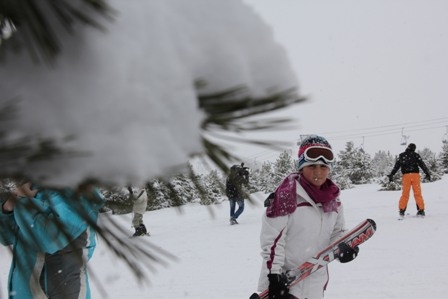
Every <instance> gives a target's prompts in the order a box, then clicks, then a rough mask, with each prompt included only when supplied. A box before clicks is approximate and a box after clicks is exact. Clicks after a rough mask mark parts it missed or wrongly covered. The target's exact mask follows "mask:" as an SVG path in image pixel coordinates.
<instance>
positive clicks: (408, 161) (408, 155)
mask: <svg viewBox="0 0 448 299" xmlns="http://www.w3.org/2000/svg"><path fill="white" fill-rule="evenodd" d="M400 167H401V173H402V174H405V173H419V172H420V170H419V167H420V168H421V169H422V170H423V172H424V173H425V174H426V175H427V176H429V175H430V173H429V170H428V167H426V165H425V162H423V160H422V158H421V157H420V155H419V154H417V153H416V152H415V151H413V150H411V149H409V148H408V149H406V151H404V152H403V153H401V154H400V155H398V159H397V161H396V162H395V166H394V168H393V169H392V171H391V172H390V175H392V176H393V175H394V174H395V173H396V172H397V171H398V168H400Z"/></svg>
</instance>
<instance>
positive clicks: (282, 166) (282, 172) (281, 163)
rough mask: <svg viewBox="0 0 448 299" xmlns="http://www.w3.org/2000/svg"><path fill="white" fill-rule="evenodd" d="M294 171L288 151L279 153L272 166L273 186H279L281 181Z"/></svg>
mask: <svg viewBox="0 0 448 299" xmlns="http://www.w3.org/2000/svg"><path fill="white" fill-rule="evenodd" d="M293 171H294V161H293V159H292V157H291V154H290V153H289V152H288V151H283V152H282V153H280V155H279V157H278V158H277V160H276V161H275V163H274V165H273V181H272V184H274V185H275V186H277V185H279V184H280V183H281V181H282V180H283V179H284V178H285V176H287V175H288V174H290V173H291V172H293Z"/></svg>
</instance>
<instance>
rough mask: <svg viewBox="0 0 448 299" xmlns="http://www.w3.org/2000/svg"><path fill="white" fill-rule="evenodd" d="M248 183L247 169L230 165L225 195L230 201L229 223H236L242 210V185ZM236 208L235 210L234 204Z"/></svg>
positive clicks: (242, 166) (242, 165)
mask: <svg viewBox="0 0 448 299" xmlns="http://www.w3.org/2000/svg"><path fill="white" fill-rule="evenodd" d="M248 184H249V170H248V168H247V167H244V163H241V165H233V166H232V167H230V173H229V176H228V177H227V180H226V195H227V197H228V199H229V202H230V224H231V225H233V224H238V222H237V221H236V219H238V217H239V216H240V215H241V213H243V211H244V189H243V188H244V186H247V185H248ZM237 204H238V210H237V211H236V212H235V209H236V205H237Z"/></svg>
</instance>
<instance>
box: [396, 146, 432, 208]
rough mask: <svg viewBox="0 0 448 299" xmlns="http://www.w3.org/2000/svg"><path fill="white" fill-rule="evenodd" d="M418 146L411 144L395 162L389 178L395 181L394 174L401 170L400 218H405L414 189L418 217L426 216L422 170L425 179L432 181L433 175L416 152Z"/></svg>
mask: <svg viewBox="0 0 448 299" xmlns="http://www.w3.org/2000/svg"><path fill="white" fill-rule="evenodd" d="M415 149H416V145H415V144H414V143H410V144H409V145H408V147H407V148H406V150H405V151H404V152H402V153H401V154H400V155H399V156H398V159H397V161H396V162H395V165H394V168H393V169H392V171H391V172H390V174H389V175H388V176H387V177H388V178H389V181H390V182H392V181H393V177H394V174H395V173H396V172H397V171H398V169H399V168H401V173H402V174H403V177H402V183H401V184H402V193H401V197H400V201H399V202H398V209H399V213H400V216H404V213H405V212H406V208H407V205H408V201H409V194H410V191H411V188H412V192H413V193H414V198H415V203H416V204H417V215H420V216H425V201H424V200H423V196H422V188H421V185H420V169H419V168H421V169H422V170H423V172H424V173H425V174H426V177H425V179H427V180H428V181H430V180H431V175H430V173H429V170H428V167H426V165H425V162H423V160H422V158H421V157H420V155H419V154H417V153H416V152H415Z"/></svg>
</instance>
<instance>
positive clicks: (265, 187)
mask: <svg viewBox="0 0 448 299" xmlns="http://www.w3.org/2000/svg"><path fill="white" fill-rule="evenodd" d="M255 183H256V184H257V186H258V190H259V191H262V192H264V193H271V192H274V190H275V188H276V185H275V184H274V172H273V165H272V162H270V161H265V162H264V163H263V164H262V165H261V169H260V170H259V171H257V181H256V182H255Z"/></svg>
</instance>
